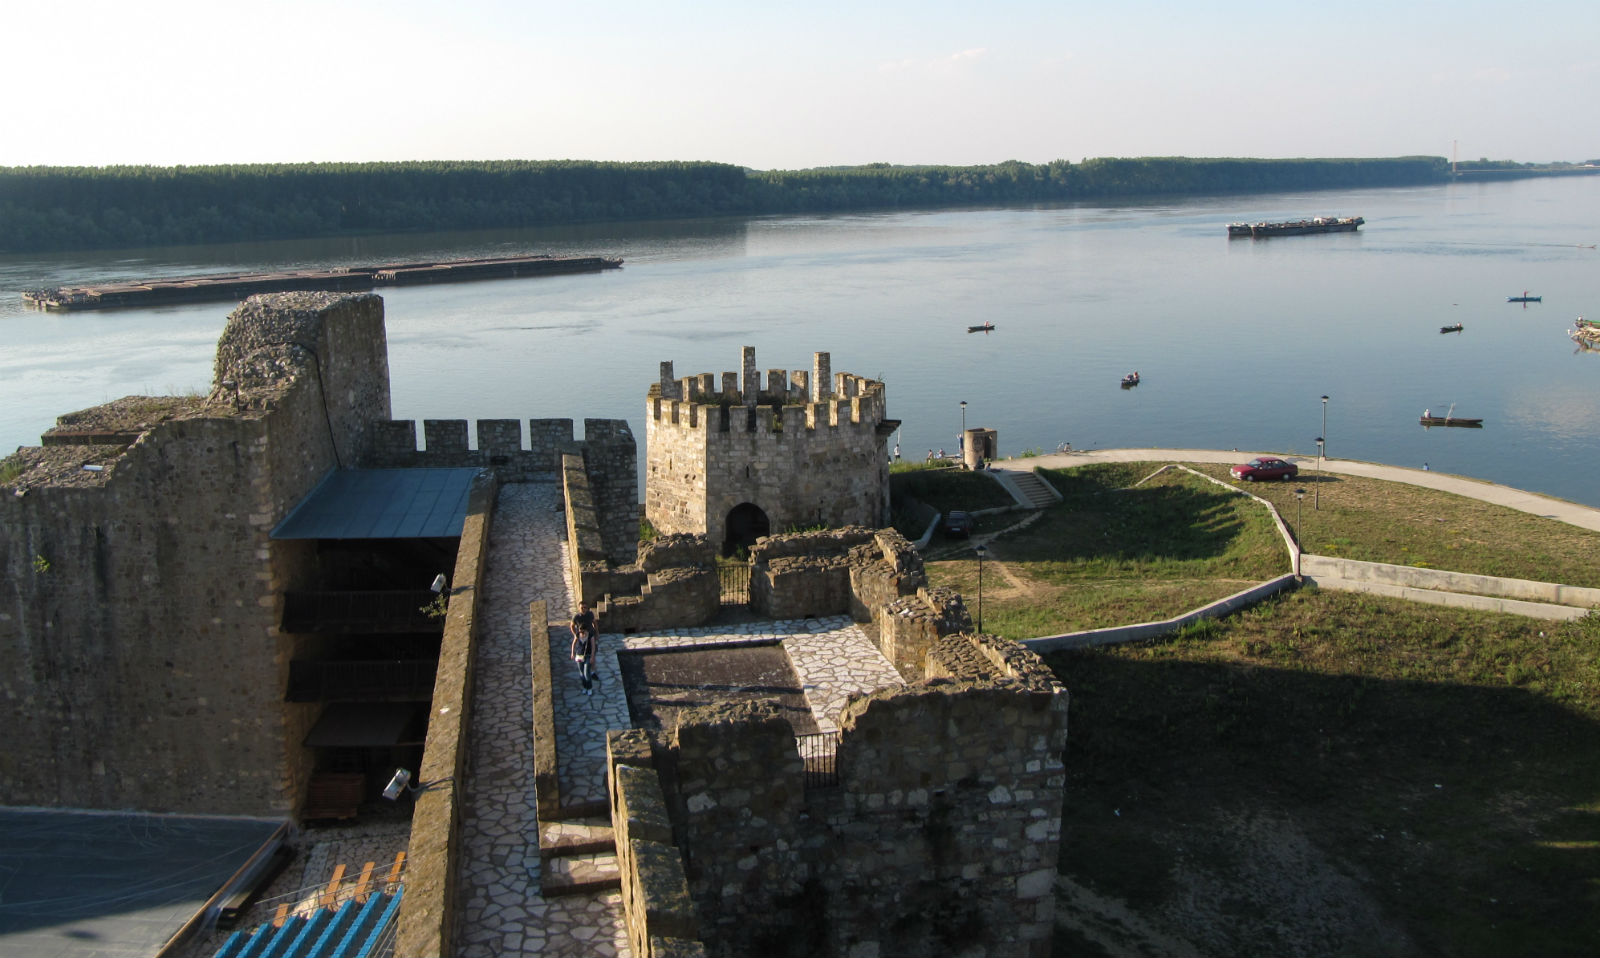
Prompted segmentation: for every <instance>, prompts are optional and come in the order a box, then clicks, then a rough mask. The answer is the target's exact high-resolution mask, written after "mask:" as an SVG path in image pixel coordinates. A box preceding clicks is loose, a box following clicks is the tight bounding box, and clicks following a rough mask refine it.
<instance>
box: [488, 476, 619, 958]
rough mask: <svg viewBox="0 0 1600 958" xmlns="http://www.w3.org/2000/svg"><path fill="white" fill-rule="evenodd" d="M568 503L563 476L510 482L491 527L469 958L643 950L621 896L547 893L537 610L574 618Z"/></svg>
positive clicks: (607, 957)
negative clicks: (533, 631) (534, 675)
mask: <svg viewBox="0 0 1600 958" xmlns="http://www.w3.org/2000/svg"><path fill="white" fill-rule="evenodd" d="M560 504H561V503H560V493H559V491H558V490H557V488H556V485H555V483H554V482H553V481H552V482H548V483H521V484H512V485H506V486H503V487H502V488H501V490H500V498H499V502H498V504H497V506H496V509H495V517H494V522H493V524H492V527H491V528H490V533H489V561H488V567H487V571H486V576H485V582H484V595H483V603H482V606H481V607H480V614H481V615H482V616H483V621H482V622H481V631H480V633H479V637H478V659H477V665H476V671H475V675H474V681H475V683H476V685H475V691H474V704H475V707H474V712H473V719H472V728H471V730H470V733H469V735H468V749H469V752H470V754H469V758H468V762H469V772H468V775H467V790H466V798H467V801H466V808H465V811H464V813H463V818H462V824H461V836H460V847H461V859H460V861H461V865H460V868H461V871H460V874H459V879H460V882H461V885H460V893H461V897H460V900H461V907H462V921H461V932H460V936H459V941H458V942H457V944H458V948H459V951H458V954H460V955H461V956H462V958H491V956H496V955H507V956H510V955H556V956H565V955H573V956H578V955H600V956H604V958H613V956H615V958H627V956H629V955H630V954H631V952H630V951H629V948H628V940H627V933H626V930H625V929H624V927H623V924H622V896H621V895H620V894H619V893H617V892H609V893H605V894H598V895H576V896H569V897H560V898H550V899H546V898H544V897H542V896H541V895H540V894H539V875H540V867H541V866H540V861H539V827H538V818H537V814H536V807H537V806H536V804H535V799H534V793H533V723H532V713H533V693H532V689H531V687H530V686H531V683H530V681H529V678H530V668H529V662H528V603H529V602H531V601H533V600H534V599H544V600H545V601H546V602H548V603H549V611H550V617H551V618H552V620H557V621H559V620H560V619H563V618H565V617H566V616H567V614H568V613H567V610H568V608H569V607H570V606H569V601H568V595H569V590H568V585H567V581H566V579H567V575H566V563H565V562H564V561H562V557H561V556H562V541H563V539H564V538H565V535H566V527H565V521H564V517H563V515H562V513H561V511H560ZM574 681H576V678H574ZM558 684H559V683H558ZM602 747H603V743H602Z"/></svg>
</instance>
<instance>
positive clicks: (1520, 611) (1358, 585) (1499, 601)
mask: <svg viewBox="0 0 1600 958" xmlns="http://www.w3.org/2000/svg"><path fill="white" fill-rule="evenodd" d="M1306 581H1307V582H1310V583H1313V584H1314V585H1316V586H1317V587H1318V588H1321V589H1337V590H1339V591H1342V592H1365V593H1367V594H1369V595H1387V596H1392V597H1394V598H1396V599H1405V600H1407V601H1410V602H1426V603H1428V604H1430V605H1443V606H1449V607H1450V608H1455V609H1473V610H1475V611H1478V612H1503V613H1505V614H1507V615H1525V616H1528V617H1529V618H1533V619H1555V620H1570V619H1581V618H1583V617H1584V616H1585V615H1588V614H1589V610H1587V609H1581V608H1576V607H1574V606H1570V605H1549V604H1547V603H1543V602H1524V601H1522V600H1520V599H1506V598H1501V597H1498V596H1488V595H1467V594H1466V593H1462V592H1435V591H1432V590H1430V589H1417V588H1413V587H1411V586H1405V585H1392V584H1390V583H1387V582H1370V581H1368V582H1362V581H1357V580H1354V579H1340V578H1337V577H1335V576H1320V577H1312V576H1307V577H1306Z"/></svg>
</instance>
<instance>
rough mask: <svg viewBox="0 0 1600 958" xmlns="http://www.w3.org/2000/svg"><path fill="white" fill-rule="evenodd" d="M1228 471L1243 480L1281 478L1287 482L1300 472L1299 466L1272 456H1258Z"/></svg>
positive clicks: (1253, 480)
mask: <svg viewBox="0 0 1600 958" xmlns="http://www.w3.org/2000/svg"><path fill="white" fill-rule="evenodd" d="M1228 471H1229V472H1231V473H1233V478H1235V479H1243V480H1244V481H1245V482H1255V481H1256V480H1258V479H1282V480H1283V481H1284V482H1288V481H1289V480H1290V479H1293V478H1294V477H1295V476H1298V475H1299V474H1300V467H1299V466H1297V465H1295V464H1294V463H1292V462H1288V461H1286V460H1283V459H1278V458H1275V457H1273V456H1259V457H1257V458H1255V459H1252V460H1250V461H1249V462H1247V463H1245V464H1244V465H1242V466H1234V467H1233V468H1232V469H1230V470H1228Z"/></svg>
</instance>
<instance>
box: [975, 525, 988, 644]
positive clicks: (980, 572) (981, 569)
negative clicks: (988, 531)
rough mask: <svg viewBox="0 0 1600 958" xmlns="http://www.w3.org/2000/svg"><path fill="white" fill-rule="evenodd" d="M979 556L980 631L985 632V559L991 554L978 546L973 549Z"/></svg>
mask: <svg viewBox="0 0 1600 958" xmlns="http://www.w3.org/2000/svg"><path fill="white" fill-rule="evenodd" d="M972 551H973V552H976V553H977V554H978V631H979V632H982V631H983V557H984V556H986V555H988V554H989V550H988V548H986V547H985V546H982V545H978V546H976V547H974V548H973V550H972Z"/></svg>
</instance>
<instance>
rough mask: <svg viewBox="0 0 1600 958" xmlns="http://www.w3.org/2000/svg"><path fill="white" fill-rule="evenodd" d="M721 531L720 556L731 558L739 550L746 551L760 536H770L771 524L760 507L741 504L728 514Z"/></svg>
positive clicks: (751, 504)
mask: <svg viewBox="0 0 1600 958" xmlns="http://www.w3.org/2000/svg"><path fill="white" fill-rule="evenodd" d="M723 530H724V531H723V536H722V554H723V555H725V556H731V555H735V554H737V553H738V552H739V550H740V549H745V550H748V549H749V548H750V547H751V546H753V545H755V544H756V540H757V539H759V538H761V537H762V536H765V535H771V534H772V523H771V521H770V520H768V519H767V514H766V513H765V512H763V511H761V507H760V506H758V505H755V504H754V503H750V502H741V503H739V504H738V505H736V506H734V507H733V509H732V510H730V511H729V512H728V521H727V522H725V523H723Z"/></svg>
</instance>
